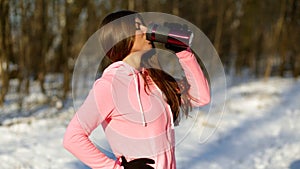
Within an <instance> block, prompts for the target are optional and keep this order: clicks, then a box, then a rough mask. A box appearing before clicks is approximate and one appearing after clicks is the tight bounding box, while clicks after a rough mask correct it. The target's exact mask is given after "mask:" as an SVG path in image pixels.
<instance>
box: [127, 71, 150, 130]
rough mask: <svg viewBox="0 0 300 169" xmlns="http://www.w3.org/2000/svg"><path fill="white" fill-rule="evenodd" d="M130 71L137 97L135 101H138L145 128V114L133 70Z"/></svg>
mask: <svg viewBox="0 0 300 169" xmlns="http://www.w3.org/2000/svg"><path fill="white" fill-rule="evenodd" d="M131 71H132V74H133V78H134V83H135V89H136V96H137V100H138V104H139V108H140V112H141V117H142V121H143V126H144V127H146V126H147V123H146V118H145V113H144V110H143V106H142V102H141V97H140V94H139V85H138V79H137V74H136V73H135V72H134V70H132V69H131Z"/></svg>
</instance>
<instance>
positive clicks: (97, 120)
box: [63, 51, 210, 169]
mask: <svg viewBox="0 0 300 169" xmlns="http://www.w3.org/2000/svg"><path fill="white" fill-rule="evenodd" d="M177 57H178V58H179V62H180V64H181V66H182V68H183V70H184V73H185V75H186V78H187V80H188V82H189V84H190V85H191V87H190V90H189V94H190V95H191V96H192V97H193V98H196V100H195V101H194V100H193V101H192V100H191V102H192V104H193V106H203V105H205V104H208V103H209V102H210V91H209V86H208V83H207V80H206V78H205V77H204V75H203V72H202V70H201V68H200V67H199V65H198V63H197V60H196V58H195V56H194V55H193V54H192V53H190V52H189V51H182V52H179V53H177ZM150 81H151V79H150ZM146 91H147V92H145V89H144V79H143V77H142V76H141V74H140V73H139V71H138V70H136V69H134V68H133V67H131V66H130V65H128V64H126V63H125V62H123V61H119V62H115V63H113V64H111V65H110V66H109V67H108V68H106V69H105V71H104V72H103V75H102V77H101V78H100V79H98V80H97V81H96V82H95V83H94V86H93V88H92V89H91V91H90V93H89V95H88V96H87V98H86V100H85V102H84V103H83V104H82V106H81V107H80V108H79V110H78V111H77V112H76V114H75V116H74V117H73V119H72V120H71V122H70V124H69V126H68V128H67V130H66V133H65V137H64V143H63V144H64V147H65V148H66V149H67V150H69V151H70V152H71V153H72V154H73V155H74V156H76V157H77V158H78V159H80V160H81V161H82V162H84V163H85V164H87V165H88V166H90V167H91V168H95V169H121V168H123V167H122V166H120V157H121V156H122V155H124V156H125V157H126V159H127V161H130V160H132V159H135V158H142V157H147V158H151V159H153V160H155V164H153V165H152V166H153V167H154V168H155V169H175V168H176V161H175V152H174V145H175V137H174V124H173V116H172V112H171V109H170V106H169V105H168V104H167V103H166V101H165V99H164V95H163V94H162V92H161V91H160V89H159V88H158V87H157V86H156V85H155V84H154V83H150V92H149V90H148V89H146ZM100 124H101V125H102V127H103V130H104V132H105V134H106V138H107V140H108V142H109V144H110V146H111V149H112V151H113V153H114V155H115V156H116V157H117V160H116V161H115V160H113V159H110V158H108V157H107V156H106V155H105V154H104V153H102V152H101V151H99V150H98V149H97V148H96V147H95V145H94V144H93V143H92V142H91V141H90V140H89V138H88V137H89V135H90V134H91V132H92V131H93V130H94V129H95V128H96V127H98V126H99V125H100Z"/></svg>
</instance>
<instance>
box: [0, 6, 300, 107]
mask: <svg viewBox="0 0 300 169" xmlns="http://www.w3.org/2000/svg"><path fill="white" fill-rule="evenodd" d="M118 9H131V10H136V11H139V12H164V13H170V14H174V15H178V16H180V17H182V18H185V19H187V20H188V21H190V22H192V23H193V24H195V25H196V26H198V27H199V28H200V29H201V30H202V31H203V32H204V33H205V34H206V35H207V36H208V38H209V39H210V40H211V41H212V43H213V44H214V46H215V48H216V50H217V51H218V53H219V55H220V57H221V60H222V62H223V64H224V66H225V69H226V71H227V72H229V73H231V74H234V75H240V74H242V73H243V71H244V70H249V71H250V72H251V74H252V75H255V76H256V77H265V78H268V77H269V76H273V75H275V76H276V75H279V76H294V77H298V76H299V75H300V51H299V50H300V48H299V42H300V32H299V30H300V29H299V28H300V2H299V0H276V1H274V0H264V1H260V0H185V1H179V0H153V1H149V0H127V1H125V0H111V1H104V0H86V1H81V0H0V14H1V18H0V78H1V82H0V86H1V93H0V104H3V102H4V99H5V95H6V93H7V92H8V90H9V81H10V79H18V81H19V83H18V84H19V87H18V91H19V92H20V95H24V94H28V93H29V92H30V91H29V86H30V83H31V82H32V81H35V80H36V81H38V82H39V84H40V89H41V92H43V93H44V94H47V89H46V88H45V77H46V75H48V74H53V73H57V74H61V75H62V76H63V78H62V79H63V84H62V86H61V88H60V90H61V91H60V95H59V97H61V98H66V96H67V94H68V92H69V91H70V89H71V88H70V82H71V76H72V69H73V66H74V62H75V60H76V57H77V56H78V54H79V52H80V49H81V48H82V46H83V44H84V43H85V41H86V40H87V39H88V38H89V36H91V35H92V34H93V33H94V32H95V31H96V30H97V28H98V25H99V23H100V21H101V19H102V18H103V17H104V16H105V15H106V14H108V13H109V12H112V11H115V10H118ZM12 67H14V68H15V67H16V68H15V69H12Z"/></svg>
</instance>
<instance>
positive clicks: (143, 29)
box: [141, 25, 148, 33]
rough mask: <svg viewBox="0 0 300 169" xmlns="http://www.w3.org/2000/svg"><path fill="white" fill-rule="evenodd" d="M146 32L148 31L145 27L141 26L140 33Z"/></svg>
mask: <svg viewBox="0 0 300 169" xmlns="http://www.w3.org/2000/svg"><path fill="white" fill-rule="evenodd" d="M147 30H148V28H147V26H145V25H141V31H142V32H143V33H146V32H147Z"/></svg>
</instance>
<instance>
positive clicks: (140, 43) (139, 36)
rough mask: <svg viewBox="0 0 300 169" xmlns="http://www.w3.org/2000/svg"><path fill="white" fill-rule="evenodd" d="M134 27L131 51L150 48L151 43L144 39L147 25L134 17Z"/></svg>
mask: <svg viewBox="0 0 300 169" xmlns="http://www.w3.org/2000/svg"><path fill="white" fill-rule="evenodd" d="M135 27H136V31H135V39H134V43H133V46H132V49H131V52H137V51H142V50H150V49H151V48H152V44H151V42H150V41H148V40H147V39H146V32H147V27H146V26H145V25H144V24H143V22H142V21H141V20H140V19H139V18H136V19H135Z"/></svg>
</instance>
